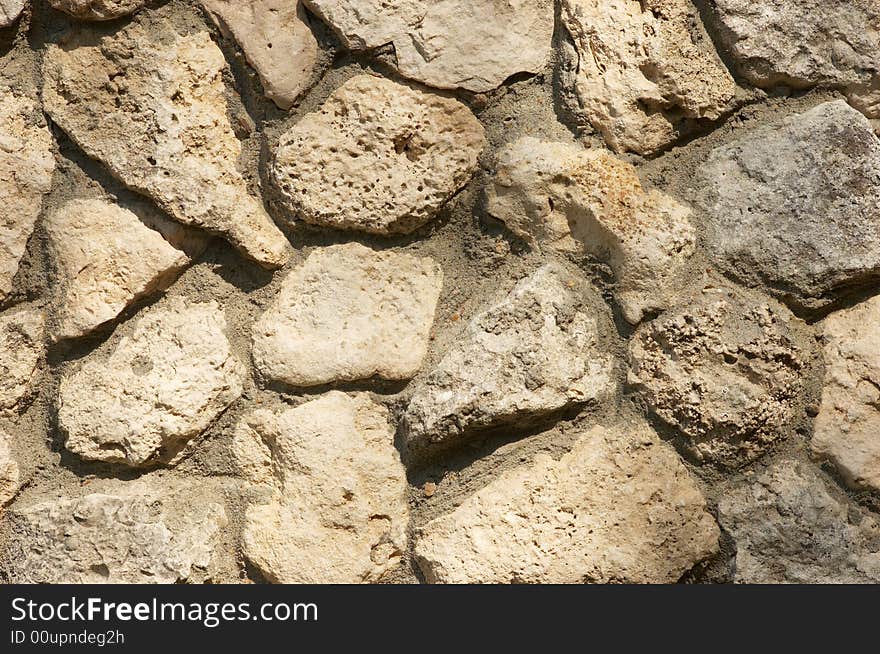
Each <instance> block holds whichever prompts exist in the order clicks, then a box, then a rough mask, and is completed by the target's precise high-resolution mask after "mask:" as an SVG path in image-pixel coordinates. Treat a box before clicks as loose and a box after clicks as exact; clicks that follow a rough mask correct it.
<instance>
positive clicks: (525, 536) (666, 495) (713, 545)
mask: <svg viewBox="0 0 880 654" xmlns="http://www.w3.org/2000/svg"><path fill="white" fill-rule="evenodd" d="M718 536H719V530H718V525H717V524H715V520H714V519H713V518H712V516H711V515H710V514H709V512H708V510H707V507H706V501H705V499H704V498H703V495H702V494H701V493H700V490H699V488H698V487H697V485H696V483H695V482H694V481H693V480H692V479H691V478H690V476H689V474H688V472H687V469H686V468H685V467H684V465H682V463H681V461H680V460H679V458H678V455H677V454H676V453H675V450H674V449H673V448H672V447H671V446H669V445H667V444H666V443H664V442H663V441H661V440H660V438H659V437H658V436H657V435H656V434H655V433H654V432H653V431H652V430H651V429H650V427H647V426H645V425H638V426H623V427H616V428H611V429H606V428H604V427H595V428H593V429H591V430H590V431H589V432H587V433H586V434H585V435H584V436H583V437H582V438H581V439H580V440H578V442H577V443H576V444H575V446H574V447H573V448H572V450H571V451H570V452H569V453H568V454H566V455H564V456H563V457H562V459H561V460H559V461H554V460H553V459H551V458H550V457H549V456H547V455H546V454H539V455H538V456H537V457H536V460H535V462H534V463H533V464H532V465H527V466H522V467H519V468H516V469H514V470H512V471H509V472H506V473H503V474H502V475H501V477H499V478H498V479H496V480H495V481H492V482H490V483H489V485H488V486H486V487H485V488H483V489H482V490H480V491H479V492H477V493H476V494H475V495H473V496H472V497H470V498H468V499H466V500H465V501H464V502H463V503H462V504H461V506H459V507H458V508H457V509H455V511H453V512H452V513H451V514H448V515H445V516H442V517H440V518H436V519H434V520H432V521H431V522H429V523H428V524H427V525H425V526H424V527H422V528H421V529H420V530H419V533H418V535H417V537H416V544H415V555H416V559H417V561H418V562H419V565H420V566H421V568H422V570H423V571H424V573H425V576H426V577H427V579H428V581H430V582H435V583H438V582H439V583H483V584H485V583H489V584H509V583H545V584H547V583H549V584H554V583H555V584H560V583H674V582H676V581H678V579H679V578H680V577H681V576H682V575H683V574H684V573H685V572H687V571H688V570H690V569H691V568H692V567H693V566H694V565H696V564H697V563H699V562H700V561H702V560H704V559H706V558H707V557H709V556H711V555H713V554H714V553H715V552H717V551H718Z"/></svg>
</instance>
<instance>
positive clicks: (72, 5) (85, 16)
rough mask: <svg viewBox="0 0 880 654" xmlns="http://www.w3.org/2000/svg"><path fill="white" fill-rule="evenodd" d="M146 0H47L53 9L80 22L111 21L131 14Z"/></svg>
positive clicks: (146, 0)
mask: <svg viewBox="0 0 880 654" xmlns="http://www.w3.org/2000/svg"><path fill="white" fill-rule="evenodd" d="M147 2H148V0H49V4H50V5H52V6H53V7H54V8H55V9H59V10H60V11H63V12H65V13H66V14H70V15H71V16H73V17H74V18H79V19H81V20H113V19H115V18H122V17H123V16H128V15H130V14H133V13H134V12H136V11H137V10H138V9H140V8H141V7H143V6H144V5H145V4H147Z"/></svg>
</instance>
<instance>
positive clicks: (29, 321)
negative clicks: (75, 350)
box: [0, 307, 46, 415]
mask: <svg viewBox="0 0 880 654" xmlns="http://www.w3.org/2000/svg"><path fill="white" fill-rule="evenodd" d="M45 326H46V319H45V316H44V314H43V312H42V311H39V310H37V309H33V308H31V307H16V308H14V309H8V310H7V311H4V312H3V313H0V415H2V414H4V413H10V412H12V411H14V410H15V409H16V408H18V406H19V404H20V403H21V401H22V400H23V399H24V398H25V396H26V395H27V394H28V393H29V392H30V391H31V390H32V387H33V382H34V380H35V379H36V377H37V375H38V374H39V364H40V361H41V360H42V358H43V355H44V353H45V343H44V340H45V338H44V337H45Z"/></svg>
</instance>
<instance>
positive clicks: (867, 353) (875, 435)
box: [812, 296, 880, 490]
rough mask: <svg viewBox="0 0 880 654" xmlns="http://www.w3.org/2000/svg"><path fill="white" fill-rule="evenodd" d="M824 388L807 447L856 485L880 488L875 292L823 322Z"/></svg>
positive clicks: (878, 307)
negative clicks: (810, 445)
mask: <svg viewBox="0 0 880 654" xmlns="http://www.w3.org/2000/svg"><path fill="white" fill-rule="evenodd" d="M822 335H823V338H824V341H825V352H824V354H825V387H824V389H823V392H822V404H821V408H820V410H819V415H818V416H816V424H815V427H814V431H813V440H812V450H813V453H814V455H816V456H817V457H819V458H820V459H828V460H830V461H831V462H832V463H834V465H835V466H836V467H837V470H838V471H839V472H840V474H841V476H842V477H843V478H844V479H845V480H846V482H847V483H848V484H849V485H851V486H853V487H855V488H872V489H875V490H880V296H876V297H874V298H871V299H870V300H868V301H866V302H863V303H861V304H858V305H856V306H855V307H853V308H851V309H847V310H846V311H840V312H838V313H833V314H831V315H830V316H829V317H828V318H826V319H825V320H824V321H823V323H822Z"/></svg>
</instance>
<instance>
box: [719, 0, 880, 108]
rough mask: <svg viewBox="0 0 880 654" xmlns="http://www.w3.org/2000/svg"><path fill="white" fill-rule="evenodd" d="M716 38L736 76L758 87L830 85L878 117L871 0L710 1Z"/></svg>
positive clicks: (879, 42) (878, 43) (876, 36)
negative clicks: (715, 27) (735, 67)
mask: <svg viewBox="0 0 880 654" xmlns="http://www.w3.org/2000/svg"><path fill="white" fill-rule="evenodd" d="M712 4H713V7H714V13H713V15H714V18H715V20H716V21H717V26H718V30H717V33H718V35H719V37H720V39H721V41H722V43H723V44H724V46H725V47H726V49H727V50H728V52H729V53H730V55H731V56H732V57H733V59H734V60H735V61H736V63H737V67H738V69H739V71H740V73H741V74H742V75H743V76H744V77H745V78H746V79H747V80H748V81H749V82H751V83H752V84H754V85H755V86H759V87H761V88H772V87H774V86H792V87H795V88H808V87H812V86H832V87H837V88H841V89H843V91H844V92H845V93H846V94H847V95H848V96H849V99H850V102H851V103H852V105H853V106H855V107H856V108H858V109H859V110H860V111H862V112H864V113H865V114H866V115H867V116H869V117H872V118H878V117H880V5H878V4H877V2H876V0H802V1H801V2H771V1H770V0H714V2H713V3H712Z"/></svg>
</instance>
